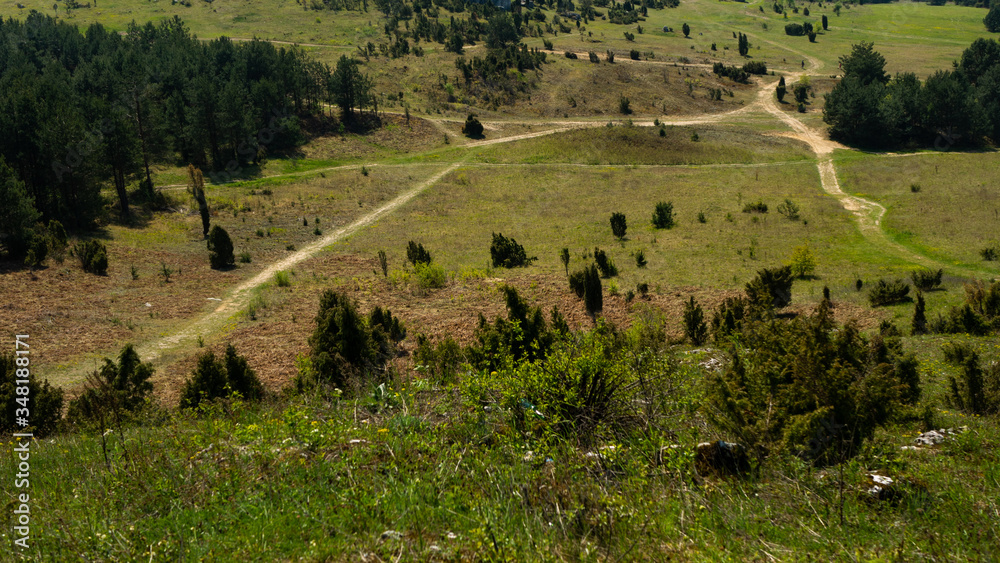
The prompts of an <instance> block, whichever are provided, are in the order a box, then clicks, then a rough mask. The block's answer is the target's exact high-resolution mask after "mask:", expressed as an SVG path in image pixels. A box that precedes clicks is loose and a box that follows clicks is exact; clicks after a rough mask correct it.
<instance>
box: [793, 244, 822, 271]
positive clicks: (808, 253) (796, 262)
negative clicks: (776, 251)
mask: <svg viewBox="0 0 1000 563" xmlns="http://www.w3.org/2000/svg"><path fill="white" fill-rule="evenodd" d="M788 267H789V268H791V269H792V275H793V276H795V277H796V278H799V279H805V278H809V277H812V275H813V272H815V271H816V256H815V255H814V254H813V252H812V250H810V249H809V245H808V244H804V245H802V246H797V247H795V249H794V250H792V257H791V258H790V259H789V261H788Z"/></svg>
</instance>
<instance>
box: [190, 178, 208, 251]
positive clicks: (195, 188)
mask: <svg viewBox="0 0 1000 563" xmlns="http://www.w3.org/2000/svg"><path fill="white" fill-rule="evenodd" d="M188 178H190V179H191V182H190V183H189V184H188V193H190V194H191V195H192V196H193V197H194V199H195V201H197V202H198V213H200V214H201V231H202V236H204V237H207V236H208V226H209V224H208V223H209V217H210V214H209V211H208V200H206V199H205V178H204V177H203V176H202V175H201V169H199V168H195V167H194V165H193V164H188Z"/></svg>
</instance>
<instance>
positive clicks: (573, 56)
mask: <svg viewBox="0 0 1000 563" xmlns="http://www.w3.org/2000/svg"><path fill="white" fill-rule="evenodd" d="M563 54H564V55H566V58H567V59H574V60H576V59H577V58H578V57H577V56H576V53H574V52H573V51H566V52H565V53H563Z"/></svg>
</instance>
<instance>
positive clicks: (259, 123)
mask: <svg viewBox="0 0 1000 563" xmlns="http://www.w3.org/2000/svg"><path fill="white" fill-rule="evenodd" d="M333 86H334V84H332V80H331V73H330V69H329V68H328V67H326V66H325V65H323V64H321V63H318V62H316V61H313V60H311V59H309V58H307V57H306V56H305V55H304V54H303V53H302V52H301V51H299V50H295V49H285V48H276V47H275V46H274V45H272V44H270V43H267V42H263V41H256V40H255V41H249V42H243V43H234V42H232V41H230V40H229V39H227V38H221V39H217V40H213V41H209V42H204V41H199V40H197V39H196V38H195V37H194V36H193V35H192V34H191V33H190V32H189V31H188V29H187V27H186V26H185V25H184V23H183V22H182V21H181V20H180V19H179V18H176V17H175V18H174V19H170V20H165V21H163V22H161V23H159V24H158V25H154V24H152V23H147V24H145V25H141V26H140V25H137V24H135V23H133V24H132V25H130V26H129V28H128V31H127V33H125V34H119V33H115V32H112V31H109V30H107V29H105V28H104V27H103V26H101V25H100V24H94V25H91V26H90V27H88V28H87V29H86V30H80V29H78V28H76V27H75V26H72V25H69V24H66V23H63V22H57V21H56V20H55V19H53V18H51V17H48V16H44V15H42V14H39V13H37V12H33V13H31V14H30V15H29V16H28V17H27V19H25V20H24V21H23V22H22V21H17V20H13V19H9V20H6V21H0V131H2V132H3V135H0V160H2V161H3V162H5V164H0V185H2V186H3V187H2V188H0V189H2V190H3V191H4V192H5V193H11V194H15V193H17V194H20V193H22V192H23V194H24V195H22V196H20V198H19V199H20V200H21V201H27V202H30V206H29V208H33V209H34V210H35V211H37V214H32V213H30V212H27V209H21V210H20V211H22V212H21V213H19V220H20V221H21V224H24V223H31V222H32V221H33V220H36V219H39V218H42V219H45V220H49V219H57V220H59V221H61V222H62V223H64V224H65V225H67V226H68V227H70V228H81V227H86V226H88V225H89V224H91V223H92V222H93V220H94V219H95V218H96V217H97V215H98V214H99V212H100V210H101V208H102V206H103V202H102V200H101V198H100V195H99V192H100V188H101V187H102V186H105V185H106V186H110V187H113V188H114V189H115V192H116V194H117V203H118V207H119V211H120V212H121V214H122V215H123V216H126V217H127V216H128V215H129V198H130V194H129V191H128V190H129V187H130V186H132V185H136V184H138V185H139V186H140V187H141V189H140V190H139V192H138V194H139V195H140V196H142V195H145V196H151V195H152V182H151V177H150V166H151V165H152V164H154V163H156V162H158V161H177V162H179V163H195V164H196V165H199V166H202V167H209V168H214V169H215V170H226V171H227V172H230V173H232V172H234V171H235V170H236V169H238V168H239V167H240V166H242V165H244V164H246V163H249V162H257V161H259V160H260V159H261V158H263V157H264V156H265V155H266V154H267V152H268V151H272V150H275V149H281V148H284V147H288V146H292V145H294V144H296V143H297V142H299V139H300V131H299V118H300V117H301V116H307V115H309V114H313V113H318V112H320V111H321V103H322V102H323V101H325V100H327V99H328V98H329V97H330V92H331V90H332V87H333ZM131 197H133V198H134V197H135V194H132V196H131ZM18 205H20V204H18ZM22 207H23V206H22ZM0 229H3V233H2V234H0V237H2V238H0V244H3V245H4V246H5V247H7V245H6V244H5V243H4V242H3V240H5V239H6V238H7V237H9V236H10V235H11V230H12V227H10V225H9V224H5V225H4V226H3V227H0ZM4 235H6V236H4ZM21 246H22V247H23V245H21ZM6 250H7V251H8V253H10V252H12V251H14V250H16V249H12V248H10V247H7V248H6ZM14 254H17V252H14Z"/></svg>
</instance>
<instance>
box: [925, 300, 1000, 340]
mask: <svg viewBox="0 0 1000 563" xmlns="http://www.w3.org/2000/svg"><path fill="white" fill-rule="evenodd" d="M931 331H933V332H938V333H942V334H972V335H974V336H985V335H987V334H989V332H990V324H989V323H988V322H987V320H986V319H985V318H984V317H983V316H982V315H981V314H979V313H978V312H977V311H976V310H975V309H974V308H973V307H972V306H971V305H969V304H968V303H965V304H964V305H961V306H959V307H952V308H951V309H949V310H948V313H947V314H946V315H945V316H942V315H940V314H939V315H938V318H937V319H936V320H935V321H933V322H932V323H931Z"/></svg>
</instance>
